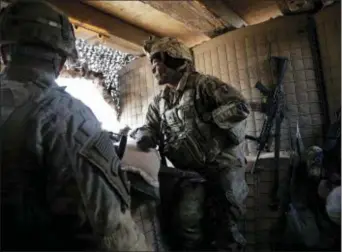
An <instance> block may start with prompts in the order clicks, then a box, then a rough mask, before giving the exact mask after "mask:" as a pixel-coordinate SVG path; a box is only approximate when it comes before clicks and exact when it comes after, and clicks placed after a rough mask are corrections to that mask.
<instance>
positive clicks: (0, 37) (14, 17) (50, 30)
mask: <svg viewBox="0 0 342 252" xmlns="http://www.w3.org/2000/svg"><path fill="white" fill-rule="evenodd" d="M75 40H76V39H75V34H74V30H73V27H72V25H71V23H70V22H69V20H68V18H67V16H65V15H64V14H62V13H61V12H60V11H59V10H58V9H56V8H55V7H54V6H52V5H51V4H49V3H47V2H45V1H39V0H25V1H17V2H14V3H13V4H11V5H9V6H8V7H7V8H5V9H4V10H2V12H1V14H0V46H1V47H2V46H5V45H15V44H20V45H25V44H26V45H38V46H44V47H45V48H47V49H49V50H52V51H55V52H56V53H57V54H59V55H60V56H62V57H68V58H72V59H75V58H77V50H76V45H75Z"/></svg>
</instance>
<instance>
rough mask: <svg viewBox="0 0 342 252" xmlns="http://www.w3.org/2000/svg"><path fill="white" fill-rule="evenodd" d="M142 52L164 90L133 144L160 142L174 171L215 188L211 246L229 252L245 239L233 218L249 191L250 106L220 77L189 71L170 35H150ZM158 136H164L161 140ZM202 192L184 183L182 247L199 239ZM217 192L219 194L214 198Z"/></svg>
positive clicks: (184, 51) (182, 49)
mask: <svg viewBox="0 0 342 252" xmlns="http://www.w3.org/2000/svg"><path fill="white" fill-rule="evenodd" d="M144 49H145V52H146V53H147V55H148V57H149V59H150V61H151V64H152V72H153V74H154V76H155V78H156V80H157V81H158V83H159V85H165V88H164V89H163V90H162V91H161V92H160V94H158V95H157V96H156V97H154V100H153V102H152V103H151V104H150V105H149V108H148V112H147V115H146V123H145V125H144V126H142V127H140V128H139V129H138V130H137V133H136V138H137V145H138V147H139V148H140V149H142V150H145V151H147V150H148V149H149V148H155V147H156V145H157V144H158V143H160V141H161V140H163V142H164V154H165V156H166V157H167V158H168V159H169V160H170V161H171V162H172V163H173V164H174V165H175V166H176V167H177V168H179V169H184V170H195V171H197V172H199V173H201V174H202V175H203V176H205V177H206V178H207V180H208V181H209V182H210V183H211V184H212V185H214V187H215V188H217V189H218V190H220V194H217V195H219V196H221V197H223V199H221V203H222V200H223V202H224V203H223V204H221V205H220V206H219V207H220V208H224V207H226V208H225V211H224V216H221V218H222V221H221V222H220V224H221V225H222V226H221V227H219V228H218V233H217V241H216V246H217V248H218V249H223V250H230V249H231V248H232V247H236V245H239V246H243V245H244V244H245V240H244V238H243V236H242V235H241V234H240V233H239V231H238V229H237V224H236V223H237V221H238V220H239V218H240V217H241V216H242V215H243V213H244V212H245V206H244V200H245V198H246V197H247V194H248V187H247V184H246V181H245V167H246V159H245V157H244V151H243V146H242V145H243V142H244V137H245V130H246V123H247V122H246V118H247V116H248V115H249V113H250V112H249V107H248V105H247V102H246V100H245V99H244V98H243V97H242V95H241V94H240V93H239V92H238V91H237V90H236V89H234V88H233V87H232V86H230V85H227V84H226V83H224V82H222V81H220V80H219V79H217V78H215V77H213V76H208V75H203V74H200V73H198V72H195V71H194V66H193V57H192V54H191V52H190V50H189V49H188V48H187V47H186V46H185V45H183V44H182V43H180V42H179V41H177V40H176V39H173V38H168V37H165V38H161V39H155V38H150V40H149V41H146V42H145V45H144ZM160 136H163V139H161V138H160ZM204 193H205V192H204V190H203V188H200V187H199V186H198V185H197V186H196V185H184V186H183V188H182V195H181V202H180V203H179V205H178V210H177V211H176V212H177V213H176V215H177V216H178V221H179V230H178V233H179V234H180V235H181V238H182V239H183V246H184V247H185V248H187V249H195V248H196V247H197V248H198V246H200V242H201V240H202V239H203V237H202V233H201V228H200V223H201V220H202V218H203V211H200V210H199V208H200V207H201V206H203V202H204V201H203V197H204ZM219 196H218V197H219Z"/></svg>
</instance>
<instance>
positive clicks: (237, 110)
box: [212, 102, 250, 129]
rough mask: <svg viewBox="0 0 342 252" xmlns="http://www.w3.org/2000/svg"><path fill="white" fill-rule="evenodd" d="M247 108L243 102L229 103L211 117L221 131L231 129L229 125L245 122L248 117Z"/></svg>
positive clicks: (216, 110)
mask: <svg viewBox="0 0 342 252" xmlns="http://www.w3.org/2000/svg"><path fill="white" fill-rule="evenodd" d="M249 113H250V112H249V109H248V106H247V105H246V104H245V103H244V102H230V103H228V104H225V105H222V106H220V107H218V108H217V109H215V110H214V111H213V112H212V117H213V120H214V122H215V123H216V125H217V126H219V127H220V128H221V129H229V128H231V124H234V123H238V122H241V121H243V120H245V119H246V118H247V117H248V115H249Z"/></svg>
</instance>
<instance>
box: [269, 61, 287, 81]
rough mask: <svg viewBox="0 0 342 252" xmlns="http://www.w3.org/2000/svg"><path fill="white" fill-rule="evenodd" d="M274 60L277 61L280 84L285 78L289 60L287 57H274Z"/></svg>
mask: <svg viewBox="0 0 342 252" xmlns="http://www.w3.org/2000/svg"><path fill="white" fill-rule="evenodd" d="M272 60H274V61H275V65H276V71H277V76H278V78H277V85H279V84H280V83H281V82H282V81H283V78H284V75H285V71H286V67H287V62H288V61H289V60H288V58H286V57H275V56H273V57H272Z"/></svg>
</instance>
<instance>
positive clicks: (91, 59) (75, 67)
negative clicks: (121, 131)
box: [61, 39, 135, 119]
mask: <svg viewBox="0 0 342 252" xmlns="http://www.w3.org/2000/svg"><path fill="white" fill-rule="evenodd" d="M76 48H77V51H78V60H77V61H76V62H71V61H67V63H66V65H65V68H64V69H63V72H62V75H61V76H62V77H83V78H86V79H91V80H93V82H94V84H96V85H97V87H98V88H99V89H100V91H101V92H102V95H103V98H104V99H105V101H106V102H107V103H108V104H109V105H111V106H112V107H113V108H114V109H115V111H116V114H117V118H118V119H119V118H120V115H121V103H120V88H119V82H118V75H117V73H118V71H119V70H120V69H121V68H122V67H123V66H125V65H127V64H128V63H129V62H131V61H132V60H134V59H135V57H134V56H133V55H130V54H127V53H122V52H120V51H117V50H114V49H111V48H108V47H106V46H103V45H92V44H89V43H88V42H86V41H85V40H82V39H77V40H76Z"/></svg>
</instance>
